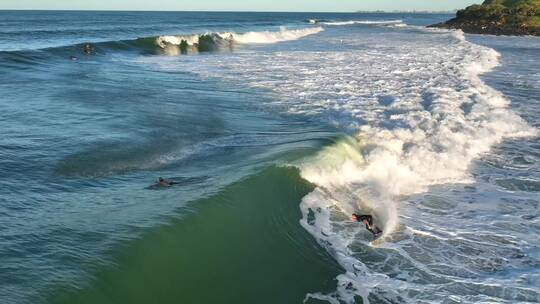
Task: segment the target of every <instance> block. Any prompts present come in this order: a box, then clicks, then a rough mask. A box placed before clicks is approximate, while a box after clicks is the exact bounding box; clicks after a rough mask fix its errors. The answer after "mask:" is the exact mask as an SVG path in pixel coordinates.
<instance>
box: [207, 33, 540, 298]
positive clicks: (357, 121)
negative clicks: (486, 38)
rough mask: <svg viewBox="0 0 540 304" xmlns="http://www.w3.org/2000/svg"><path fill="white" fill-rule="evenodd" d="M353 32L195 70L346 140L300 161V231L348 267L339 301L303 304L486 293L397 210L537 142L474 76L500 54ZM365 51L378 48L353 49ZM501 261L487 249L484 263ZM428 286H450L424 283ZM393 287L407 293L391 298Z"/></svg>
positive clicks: (445, 39) (458, 43) (459, 40)
mask: <svg viewBox="0 0 540 304" xmlns="http://www.w3.org/2000/svg"><path fill="white" fill-rule="evenodd" d="M352 35H353V34H350V35H349V34H347V35H345V36H343V37H339V38H344V39H348V40H347V41H349V43H350V44H351V47H352V50H349V51H348V52H343V51H339V52H333V51H328V52H313V53H309V52H302V53H301V54H299V53H297V52H280V54H279V56H269V55H264V54H260V55H259V54H253V55H252V56H250V57H249V58H247V57H238V58H235V59H236V60H227V61H223V62H219V63H217V65H218V67H219V68H216V66H215V65H212V67H210V68H209V69H208V70H205V69H204V68H201V67H200V66H199V67H198V70H197V72H198V73H202V74H208V75H209V76H210V75H211V76H218V77H225V78H226V77H227V76H229V77H235V79H237V78H238V77H242V75H245V76H244V77H245V78H244V79H243V80H244V81H245V83H247V84H251V85H252V86H254V87H260V88H265V89H271V90H273V91H274V92H276V93H277V94H278V96H280V98H279V99H278V100H277V101H276V102H275V103H276V106H279V107H280V108H283V107H285V108H286V109H287V110H288V112H289V113H291V114H295V115H302V116H308V117H312V118H313V119H320V120H321V123H330V124H333V125H335V126H336V127H337V128H340V129H342V130H344V131H345V132H346V133H348V134H349V136H348V137H347V138H345V139H343V140H341V141H339V142H337V143H335V144H334V145H332V146H329V147H327V148H325V149H324V150H322V151H321V152H320V153H319V154H318V155H316V156H315V157H313V158H311V159H307V160H305V161H303V162H302V163H300V164H297V166H298V167H299V168H300V169H301V175H302V177H303V178H305V179H306V180H308V181H310V182H312V183H313V184H315V185H316V186H317V188H316V189H315V190H314V191H313V192H312V193H310V194H308V195H307V196H305V197H304V199H303V201H302V203H301V206H300V208H301V210H302V213H303V218H302V220H301V221H300V223H301V225H302V226H303V227H304V228H305V229H306V230H307V231H309V232H310V233H311V234H312V235H313V236H314V237H315V238H316V239H317V241H318V242H319V243H320V244H321V245H322V246H323V247H325V248H326V249H327V250H328V252H330V253H331V254H332V255H333V256H334V257H335V259H336V260H337V261H338V262H339V263H340V264H341V266H342V267H343V268H344V269H345V273H343V274H342V275H340V276H338V277H337V279H338V286H337V290H336V292H335V293H333V294H327V295H324V294H317V293H315V294H309V295H308V296H307V298H317V299H322V300H326V301H329V302H331V303H355V302H356V300H355V298H358V297H361V298H362V299H363V303H369V300H370V299H372V297H375V298H376V299H378V300H379V302H385V301H386V302H399V303H403V302H408V301H412V302H413V303H417V302H419V301H427V302H433V301H436V299H437V297H436V296H434V298H432V294H434V293H436V292H435V289H437V290H438V291H439V292H440V290H445V292H447V293H448V294H453V291H452V290H450V289H451V288H453V287H452V286H458V288H461V287H462V286H463V285H464V284H482V281H476V280H474V279H469V277H468V274H467V269H468V268H470V267H483V266H477V265H475V264H474V263H475V261H474V260H466V261H464V262H463V265H459V266H456V265H452V266H447V265H446V263H447V261H446V258H445V255H444V254H443V255H442V256H441V255H440V254H442V253H438V252H434V253H432V252H431V250H430V249H429V248H425V246H427V245H425V244H424V243H423V242H427V241H424V240H422V239H420V240H418V239H415V238H413V237H411V235H412V234H418V233H420V234H421V233H423V232H419V230H418V229H419V228H415V227H407V225H406V224H400V218H401V217H400V206H401V205H403V203H405V202H407V199H408V197H410V196H412V195H415V194H419V193H425V192H426V191H428V190H429V187H432V186H435V185H441V184H448V183H468V182H471V181H473V178H472V177H471V175H470V170H469V168H470V166H471V164H472V162H473V161H474V160H475V159H477V158H479V157H480V156H482V155H483V154H485V153H487V152H489V151H490V149H491V147H492V146H493V145H495V144H498V143H500V142H502V141H503V140H504V139H507V138H518V137H528V136H536V135H538V131H537V130H536V129H535V128H532V127H530V126H529V125H528V124H527V123H526V122H525V121H524V120H523V119H522V118H521V117H519V115H517V114H516V113H515V112H514V111H512V109H510V107H509V103H510V102H509V100H508V99H507V98H506V97H505V96H504V95H503V94H501V93H500V92H498V91H497V90H495V89H493V88H491V87H489V86H488V85H486V84H485V83H484V82H483V81H482V80H481V78H480V76H481V75H482V74H483V73H486V72H489V71H491V70H492V69H493V68H495V67H496V66H497V65H498V64H499V57H500V55H499V54H498V53H497V52H496V51H495V50H493V49H490V48H486V47H482V46H479V45H475V44H472V43H469V42H468V41H466V40H465V37H464V35H463V33H462V32H459V31H458V32H456V31H441V30H437V31H434V30H424V29H415V31H414V32H411V33H409V35H403V37H402V38H399V39H400V40H399V41H394V40H388V39H387V40H384V39H380V36H378V34H371V35H370V34H366V35H364V36H362V38H361V39H356V40H355V39H354V37H357V36H354V37H353V36H352ZM321 38H322V39H324V38H327V39H328V37H321ZM330 39H332V40H330V41H335V39H336V37H331V38H330ZM355 43H357V45H355ZM362 45H370V46H375V45H376V47H370V48H367V49H366V48H364V49H359V48H360V46H362ZM357 48H358V49H357ZM229 71H231V72H230V75H229V74H228V73H229ZM238 71H241V73H238ZM216 74H217V75H216ZM353 212H361V213H369V214H373V215H374V218H375V224H376V225H378V226H380V227H381V228H383V230H384V235H383V237H382V239H381V240H382V243H381V244H379V245H374V244H372V243H371V242H370V241H371V238H372V237H371V235H370V233H369V232H366V231H365V229H364V228H363V227H362V226H361V225H358V224H356V223H351V221H350V219H349V217H350V214H351V213H353ZM408 224H409V223H408ZM412 224H413V225H414V223H412ZM420 229H421V228H420ZM415 231H416V232H415ZM404 239H406V241H403V242H401V243H400V240H404ZM467 242H468V241H463V242H461V243H459V244H454V245H453V246H445V247H444V250H445V252H446V254H456V255H457V254H459V252H460V250H467V246H468V245H467ZM377 243H379V241H378V242H377ZM372 246H379V247H383V248H387V249H391V250H389V251H384V252H381V251H378V253H377V254H378V255H383V256H385V257H386V258H388V259H392V262H395V263H403V264H407V265H409V266H407V267H414V269H415V272H416V274H415V275H416V276H417V277H415V278H414V279H411V281H407V280H401V279H399V278H395V277H393V276H388V275H386V274H385V273H386V272H391V271H390V270H388V271H385V270H384V269H386V268H384V267H386V266H385V265H386V264H385V263H386V262H380V263H378V262H372V263H371V265H370V266H368V265H369V264H368V263H366V260H364V259H367V258H372V259H374V257H373V255H376V254H375V253H372V254H371V255H370V253H369V252H366V250H367V251H369V250H370V249H365V248H366V247H368V248H369V247H372ZM402 246H406V247H407V250H412V251H427V252H429V253H430V255H429V260H434V261H437V262H436V263H435V262H433V263H435V264H436V265H435V266H433V265H432V264H430V263H428V262H426V261H424V260H418V259H416V257H411V255H410V254H408V253H407V252H406V251H405V249H404V248H403V247H402ZM448 252H452V253H448ZM504 254H505V252H493V253H490V255H491V256H490V257H489V258H491V259H499V258H502V257H503V256H504ZM366 256H367V257H366ZM394 256H396V257H394ZM382 259H383V260H384V257H383V258H382ZM410 265H412V266H410ZM396 267H397V266H396ZM404 267H405V266H404ZM434 267H438V268H436V269H435V268H434ZM398 268H399V267H398ZM432 268H434V269H432ZM456 269H457V270H456ZM401 272H403V269H401V270H398V273H401ZM395 276H398V275H397V274H396V275H395ZM434 277H444V280H445V281H448V282H450V283H448V284H446V285H430V282H431V280H433V278H434ZM463 280H467V283H463ZM413 281H414V282H413ZM504 284H506V285H508V284H510V283H508V282H507V281H505V282H504ZM508 286H509V285H508ZM396 287H399V288H400V290H403V292H400V293H399V294H398V293H397V292H395V290H396ZM445 288H449V289H448V290H446V289H445ZM508 288H514V289H515V290H518V289H519V286H509V287H508ZM519 290H521V289H519ZM520 292H521V291H520ZM523 292H524V293H526V291H523ZM475 296H476V295H469V294H465V295H464V296H456V298H459V299H461V300H463V301H464V302H470V301H472V302H474V300H471V299H480V297H478V298H475ZM307 298H306V299H307ZM503 298H504V297H503ZM376 302H377V301H376Z"/></svg>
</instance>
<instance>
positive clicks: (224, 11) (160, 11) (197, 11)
mask: <svg viewBox="0 0 540 304" xmlns="http://www.w3.org/2000/svg"><path fill="white" fill-rule="evenodd" d="M0 11H26V12H147V13H152V12H156V13H169V12H170V13H309V14H312V13H329V14H358V13H365V14H370V13H371V14H377V13H379V14H381V13H384V14H415V13H416V14H452V13H455V12H456V11H457V9H455V10H442V11H438V10H393V11H385V10H358V11H256V10H253V11H251V10H245V11H243V10H240V11H238V10H230V11H229V10H220V11H213V10H137V9H135V10H129V9H128V10H123V9H24V8H23V9H20V8H0Z"/></svg>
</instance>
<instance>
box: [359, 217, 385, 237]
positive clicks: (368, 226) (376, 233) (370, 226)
mask: <svg viewBox="0 0 540 304" xmlns="http://www.w3.org/2000/svg"><path fill="white" fill-rule="evenodd" d="M352 220H353V221H355V222H362V223H364V224H365V225H366V229H367V230H368V231H369V232H371V233H373V236H374V237H378V236H380V235H381V233H382V230H381V229H379V227H377V226H375V225H373V217H372V216H371V215H369V214H366V215H363V214H356V213H353V215H352Z"/></svg>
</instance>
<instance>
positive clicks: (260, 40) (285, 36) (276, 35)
mask: <svg viewBox="0 0 540 304" xmlns="http://www.w3.org/2000/svg"><path fill="white" fill-rule="evenodd" d="M323 30H324V29H323V28H322V27H310V28H303V29H292V30H289V29H287V28H285V27H283V28H281V30H280V31H277V32H272V31H261V32H247V33H234V32H222V33H205V34H195V35H185V36H160V37H158V38H157V40H156V44H157V45H159V46H161V47H165V46H167V45H180V44H181V43H182V42H184V43H187V45H191V46H193V45H197V44H199V39H200V37H201V36H203V35H216V36H217V37H219V38H221V39H223V40H226V41H234V42H236V43H244V44H270V43H277V42H283V41H290V40H297V39H300V38H303V37H306V36H309V35H313V34H317V33H320V32H322V31H323Z"/></svg>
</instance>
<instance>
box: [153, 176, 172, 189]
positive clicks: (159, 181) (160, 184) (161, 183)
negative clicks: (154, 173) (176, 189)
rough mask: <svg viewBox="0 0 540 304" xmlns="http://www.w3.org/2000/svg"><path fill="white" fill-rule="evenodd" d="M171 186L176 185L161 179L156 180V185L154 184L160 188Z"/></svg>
mask: <svg viewBox="0 0 540 304" xmlns="http://www.w3.org/2000/svg"><path fill="white" fill-rule="evenodd" d="M172 185H176V182H174V181H169V180H166V179H164V178H163V177H160V178H159V179H158V182H157V184H156V186H161V187H169V186H172Z"/></svg>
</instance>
